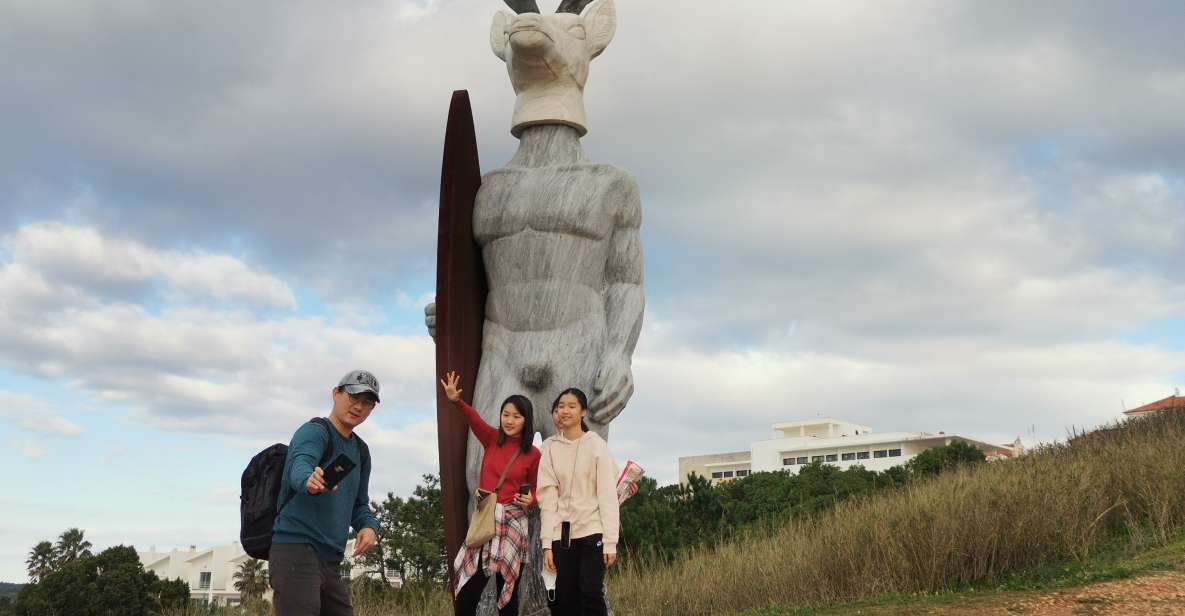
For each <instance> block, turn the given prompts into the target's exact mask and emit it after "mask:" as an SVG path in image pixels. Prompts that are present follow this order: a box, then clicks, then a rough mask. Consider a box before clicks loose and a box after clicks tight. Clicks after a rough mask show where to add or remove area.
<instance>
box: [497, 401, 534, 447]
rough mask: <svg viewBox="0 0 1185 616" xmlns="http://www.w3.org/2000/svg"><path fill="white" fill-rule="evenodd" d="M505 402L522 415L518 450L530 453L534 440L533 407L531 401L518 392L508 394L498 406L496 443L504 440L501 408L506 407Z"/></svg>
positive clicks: (499, 443)
mask: <svg viewBox="0 0 1185 616" xmlns="http://www.w3.org/2000/svg"><path fill="white" fill-rule="evenodd" d="M507 404H509V405H511V406H513V407H514V410H516V411H518V414H519V415H522V416H523V431H522V432H520V433H519V435H518V450H519V451H521V452H523V453H530V451H531V447H532V446H533V443H534V442H535V407H533V406H531V401H530V400H529V399H527V397H526V396H523V395H520V394H514V395H513V396H510V397H509V398H507V399H506V400H504V401H503V402H502V406H500V407H498V445H501V444H502V443H505V442H506V433H505V432H503V431H502V409H504V408H506V405H507Z"/></svg>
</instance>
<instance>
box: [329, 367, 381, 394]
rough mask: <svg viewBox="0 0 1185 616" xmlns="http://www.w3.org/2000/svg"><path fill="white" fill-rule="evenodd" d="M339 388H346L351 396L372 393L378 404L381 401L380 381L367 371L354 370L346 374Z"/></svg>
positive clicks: (339, 383)
mask: <svg viewBox="0 0 1185 616" xmlns="http://www.w3.org/2000/svg"><path fill="white" fill-rule="evenodd" d="M337 386H338V387H345V388H346V391H347V392H349V393H351V394H360V393H363V392H370V393H372V394H374V399H375V401H376V402H377V401H378V399H379V380H378V379H376V378H374V375H373V374H371V373H369V372H367V371H365V370H354V371H352V372H350V373H348V374H346V375H345V376H343V377H342V380H341V381H340V382H338V384H337Z"/></svg>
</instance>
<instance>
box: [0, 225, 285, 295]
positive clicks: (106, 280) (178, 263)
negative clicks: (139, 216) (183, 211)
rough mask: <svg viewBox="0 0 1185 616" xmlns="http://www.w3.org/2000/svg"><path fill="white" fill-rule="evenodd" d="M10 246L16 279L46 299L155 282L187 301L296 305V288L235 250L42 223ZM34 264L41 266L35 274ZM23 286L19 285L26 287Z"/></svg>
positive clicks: (14, 283) (13, 278)
mask: <svg viewBox="0 0 1185 616" xmlns="http://www.w3.org/2000/svg"><path fill="white" fill-rule="evenodd" d="M5 244H7V245H8V247H9V249H10V252H11V253H12V263H11V264H9V265H8V267H7V268H6V270H8V273H7V275H6V278H8V279H9V280H7V282H8V284H11V285H12V286H14V287H15V286H18V285H20V286H23V287H24V290H25V291H26V293H34V294H35V296H36V297H42V298H43V297H44V295H45V293H46V288H45V287H46V285H52V284H54V283H57V284H58V285H59V286H60V287H61V290H62V291H63V292H66V293H78V292H79V291H80V290H81V291H82V292H90V293H103V292H105V291H110V290H111V289H112V288H115V289H119V288H127V287H133V288H135V287H139V288H144V287H148V286H149V285H151V284H152V283H153V282H155V281H160V282H161V283H163V284H164V285H165V286H166V294H167V295H168V296H170V297H174V298H176V299H180V300H191V301H192V300H204V299H214V300H217V301H235V300H237V301H243V302H247V303H248V304H250V305H255V306H259V307H264V308H288V309H290V308H294V307H295V306H296V299H295V297H294V296H293V294H292V290H291V289H289V288H288V286H287V285H286V284H284V283H283V282H282V281H281V280H279V279H278V278H276V277H274V276H272V275H270V274H266V273H264V272H261V271H259V270H257V269H253V268H251V267H249V266H248V265H247V264H246V263H244V262H243V261H241V260H239V259H237V258H234V257H230V256H227V255H213V254H204V253H196V252H189V253H185V252H179V251H170V250H160V249H152V248H149V247H148V246H145V245H144V244H142V243H140V242H138V241H135V240H130V239H122V238H117V237H109V236H107V235H104V234H102V233H100V232H99V231H98V230H97V229H94V228H90V227H77V226H69V225H65V224H61V223H37V224H29V225H25V226H23V227H21V228H19V229H18V230H17V231H16V232H15V233H13V234H12V235H11V236H10V237H9V238H7V240H6V241H5ZM26 270H35V271H36V272H37V275H36V276H35V275H33V274H31V273H29V272H28V271H26ZM18 290H19V289H18Z"/></svg>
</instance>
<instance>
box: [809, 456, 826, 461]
mask: <svg viewBox="0 0 1185 616" xmlns="http://www.w3.org/2000/svg"><path fill="white" fill-rule="evenodd" d="M822 461H823V456H811V462H822Z"/></svg>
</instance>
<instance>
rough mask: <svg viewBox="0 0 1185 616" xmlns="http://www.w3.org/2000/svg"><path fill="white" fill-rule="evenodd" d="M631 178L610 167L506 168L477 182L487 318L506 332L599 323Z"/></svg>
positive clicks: (476, 219)
mask: <svg viewBox="0 0 1185 616" xmlns="http://www.w3.org/2000/svg"><path fill="white" fill-rule="evenodd" d="M632 181H633V180H632V179H631V178H630V177H629V175H628V174H626V173H625V172H624V171H621V170H620V169H617V168H615V167H612V166H609V165H600V164H593V163H581V164H574V165H558V166H550V167H508V168H503V169H498V170H495V171H492V172H490V173H488V174H486V175H485V177H484V178H483V179H482V185H481V188H480V190H479V191H478V193H477V201H476V203H475V205H474V210H473V232H474V236H475V237H476V238H477V242H478V244H480V245H481V249H482V257H483V260H484V261H485V266H486V275H487V277H488V281H489V296H488V298H487V302H486V319H487V320H489V321H491V322H493V323H497V324H499V325H501V326H502V327H504V328H506V329H508V330H510V331H540V330H551V329H559V328H564V327H565V326H568V325H571V324H574V323H576V322H579V321H586V320H589V319H592V320H594V321H597V320H599V321H600V322H602V323H603V321H604V305H603V303H604V300H603V298H602V295H601V292H602V289H603V287H604V275H605V263H606V258H607V255H608V250H609V242H610V239H611V238H612V235H613V231H614V229H615V227H616V220H617V216H618V214H619V210H620V208H621V203H622V200H621V199H620V198H615V197H617V196H618V195H619V194H620V191H622V190H624V189H625V188H626V187H627V186H632Z"/></svg>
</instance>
